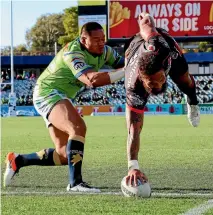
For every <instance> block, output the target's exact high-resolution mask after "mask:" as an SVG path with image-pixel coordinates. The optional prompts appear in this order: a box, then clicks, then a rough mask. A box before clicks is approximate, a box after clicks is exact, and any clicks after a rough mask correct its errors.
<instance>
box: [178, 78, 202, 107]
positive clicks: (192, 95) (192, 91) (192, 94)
mask: <svg viewBox="0 0 213 215" xmlns="http://www.w3.org/2000/svg"><path fill="white" fill-rule="evenodd" d="M190 78H191V80H192V82H193V87H189V86H188V85H186V84H178V88H179V89H180V90H181V91H182V92H183V93H184V94H186V95H187V103H188V104H189V105H197V104H198V100H197V95H196V85H195V81H194V78H193V76H192V75H190Z"/></svg>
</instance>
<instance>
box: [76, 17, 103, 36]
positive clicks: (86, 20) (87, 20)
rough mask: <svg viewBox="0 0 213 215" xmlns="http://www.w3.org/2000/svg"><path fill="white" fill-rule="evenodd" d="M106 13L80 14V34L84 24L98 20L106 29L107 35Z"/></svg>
mask: <svg viewBox="0 0 213 215" xmlns="http://www.w3.org/2000/svg"><path fill="white" fill-rule="evenodd" d="M106 19H107V17H106V15H84V16H78V28H79V34H80V32H81V28H82V26H83V25H84V24H85V23H87V22H98V23H99V24H100V25H101V26H102V27H103V29H104V32H105V35H107V34H106V33H107V31H106Z"/></svg>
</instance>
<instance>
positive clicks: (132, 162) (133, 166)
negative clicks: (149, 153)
mask: <svg viewBox="0 0 213 215" xmlns="http://www.w3.org/2000/svg"><path fill="white" fill-rule="evenodd" d="M132 169H139V164H138V161H137V160H130V161H128V170H132Z"/></svg>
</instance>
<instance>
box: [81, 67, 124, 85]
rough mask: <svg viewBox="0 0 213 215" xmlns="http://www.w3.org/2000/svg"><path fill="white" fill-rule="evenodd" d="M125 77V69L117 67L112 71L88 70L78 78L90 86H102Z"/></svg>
mask: <svg viewBox="0 0 213 215" xmlns="http://www.w3.org/2000/svg"><path fill="white" fill-rule="evenodd" d="M123 77H124V69H123V68H121V69H117V70H115V71H112V72H95V71H93V70H88V71H87V72H86V73H84V74H82V75H81V76H80V77H79V78H78V80H80V81H81V82H82V83H84V84H86V85H87V86H88V87H101V86H105V85H108V84H112V83H114V82H116V81H118V80H120V79H121V78H123Z"/></svg>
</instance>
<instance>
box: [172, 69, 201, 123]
mask: <svg viewBox="0 0 213 215" xmlns="http://www.w3.org/2000/svg"><path fill="white" fill-rule="evenodd" d="M171 78H172V80H173V81H174V82H175V83H176V84H177V86H178V88H179V89H180V90H181V91H182V92H183V93H184V94H185V95H186V96H187V110H188V114H187V116H188V120H189V123H190V124H191V125H192V126H194V127H197V126H198V125H199V123H200V110H199V106H198V100H197V96H196V85H195V81H194V78H193V76H192V75H190V74H189V72H186V73H185V74H184V75H182V76H179V77H172V76H171Z"/></svg>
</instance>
